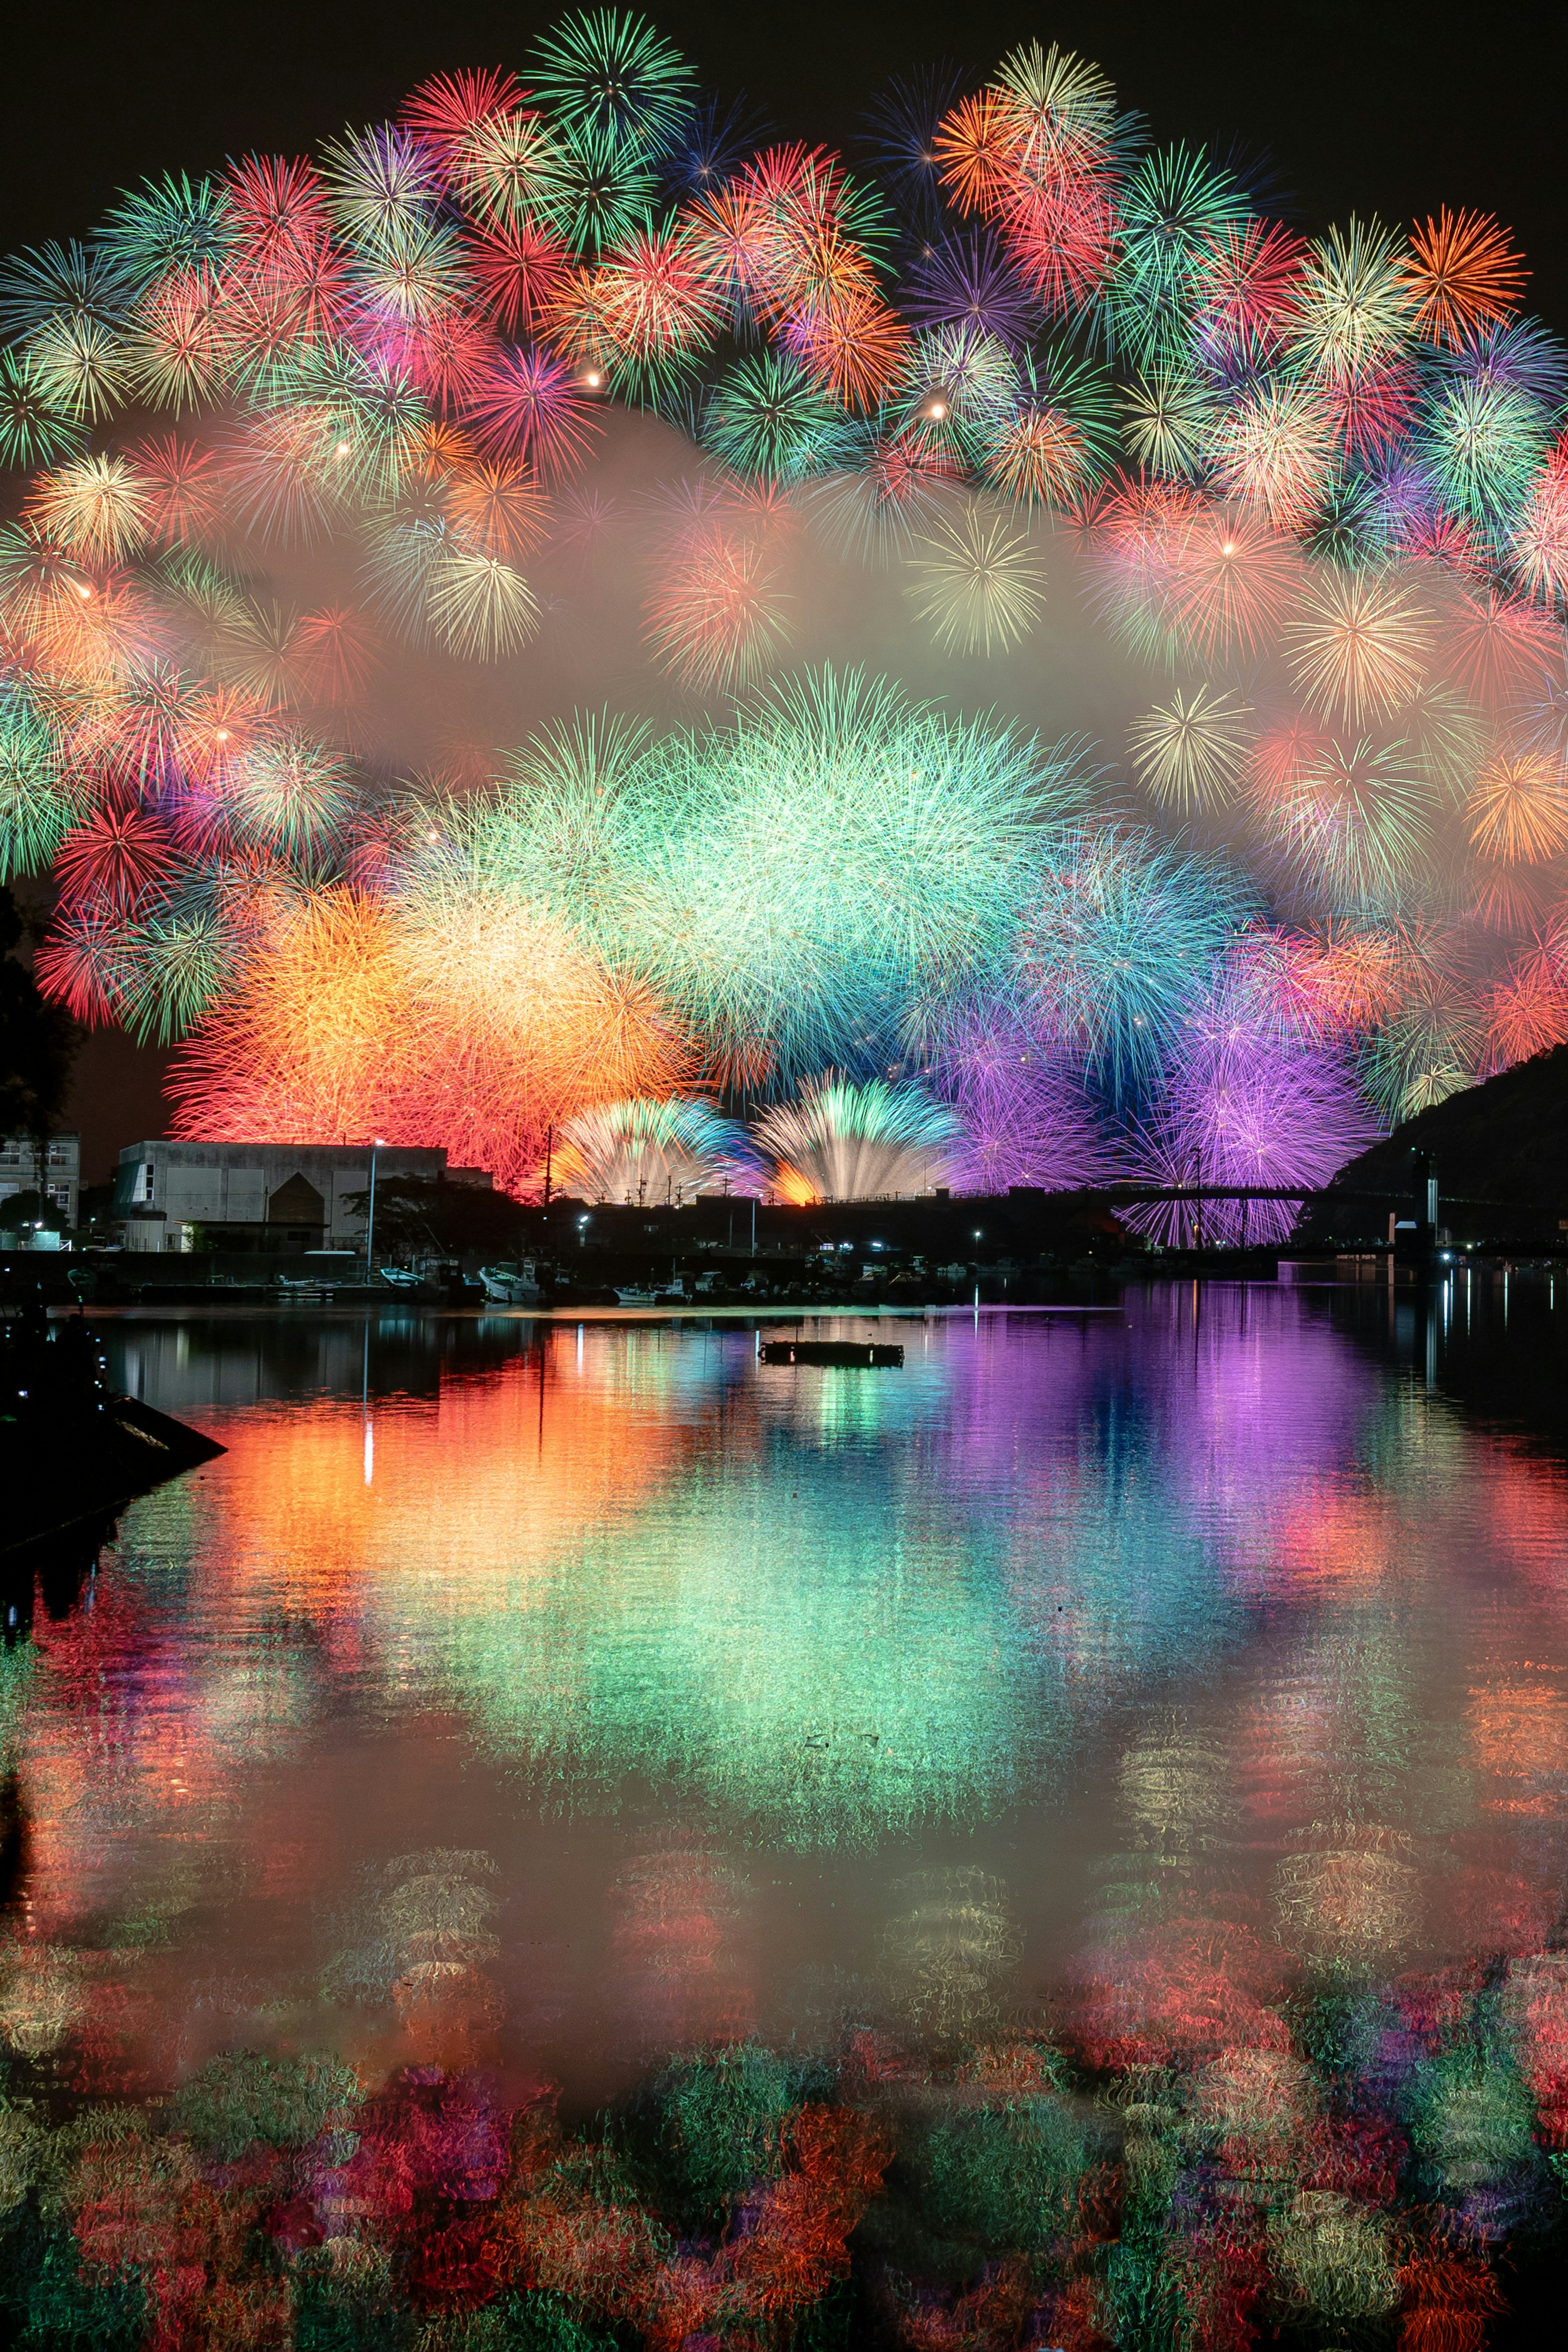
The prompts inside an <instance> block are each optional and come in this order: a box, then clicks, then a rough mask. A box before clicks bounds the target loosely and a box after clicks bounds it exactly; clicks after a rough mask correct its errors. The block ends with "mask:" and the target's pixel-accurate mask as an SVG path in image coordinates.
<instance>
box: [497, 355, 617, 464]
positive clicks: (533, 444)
mask: <svg viewBox="0 0 1568 2352" xmlns="http://www.w3.org/2000/svg"><path fill="white" fill-rule="evenodd" d="M469 423H470V425H472V427H473V430H474V433H475V436H476V439H477V440H478V441H479V442H480V443H481V445H482V446H484V447H485V448H486V449H487V450H489V451H491V452H492V453H493V454H494V455H496V456H498V457H522V458H526V459H527V461H528V464H529V465H531V466H532V467H534V468H535V470H536V471H537V472H538V473H539V474H542V475H543V476H544V477H545V478H547V479H548V480H559V478H560V477H561V476H562V475H565V474H570V473H571V472H572V471H573V470H574V469H575V468H576V467H578V466H580V464H581V463H582V461H583V459H584V457H586V456H587V454H588V451H589V448H590V447H591V445H592V442H593V440H594V439H595V437H596V436H598V435H599V434H600V433H601V432H602V431H603V429H604V428H603V426H602V425H601V423H600V421H599V418H598V417H597V415H595V414H594V408H593V400H592V393H591V389H589V388H586V387H585V386H584V385H583V384H582V383H580V381H579V380H578V376H577V373H576V372H575V371H574V370H573V369H572V368H570V367H569V366H568V365H567V364H566V362H564V361H562V360H558V359H552V358H551V357H550V356H549V353H548V352H535V351H527V350H524V349H523V348H521V347H520V346H518V347H516V348H513V347H509V346H508V347H504V348H503V349H502V350H501V351H500V352H498V353H497V356H496V358H495V359H494V360H493V361H492V362H491V363H490V365H489V367H488V368H487V370H486V373H485V375H484V377H483V379H482V380H481V383H480V385H479V388H478V390H477V392H476V394H475V396H474V401H473V404H472V407H471V409H470V412H469Z"/></svg>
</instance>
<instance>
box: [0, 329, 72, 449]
mask: <svg viewBox="0 0 1568 2352" xmlns="http://www.w3.org/2000/svg"><path fill="white" fill-rule="evenodd" d="M86 438H87V436H86V434H85V433H84V431H83V429H82V426H81V424H80V423H79V421H78V418H77V417H76V416H75V415H72V414H71V412H70V410H69V409H68V408H66V407H63V406H61V405H60V404H59V403H58V402H57V400H55V399H54V398H53V397H51V395H50V394H49V393H48V392H47V391H46V389H45V387H44V384H43V382H42V380H41V378H40V376H39V373H38V369H37V362H35V361H33V360H32V359H30V358H28V357H27V356H26V354H25V353H23V352H0V465H4V466H8V467H9V466H16V467H31V466H52V465H55V464H57V462H58V461H59V459H60V458H62V457H75V456H76V454H77V453H78V450H80V449H81V448H82V447H83V446H84V445H85V442H86Z"/></svg>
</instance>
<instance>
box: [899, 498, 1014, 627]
mask: <svg viewBox="0 0 1568 2352" xmlns="http://www.w3.org/2000/svg"><path fill="white" fill-rule="evenodd" d="M909 568H910V571H911V572H912V573H913V575H914V584H913V586H912V587H911V589H910V591H909V601H910V603H911V604H913V606H914V607H915V612H916V613H917V614H918V615H919V617H920V618H921V619H922V620H923V621H925V623H926V624H927V625H929V627H930V630H931V634H932V635H933V636H934V637H935V638H936V643H937V644H938V645H939V646H943V647H944V648H945V649H946V651H947V652H949V653H962V654H972V653H986V654H988V653H992V652H998V653H1002V652H1005V651H1006V650H1007V648H1008V647H1009V646H1014V645H1017V644H1018V642H1019V638H1020V637H1025V636H1027V635H1029V633H1030V630H1031V629H1032V628H1033V626H1034V625H1035V623H1036V622H1037V621H1038V620H1039V618H1040V614H1041V613H1042V612H1043V611H1044V610H1045V572H1044V569H1043V567H1042V566H1041V564H1040V559H1039V557H1038V556H1037V555H1036V553H1035V551H1034V550H1033V548H1032V547H1031V546H1030V541H1029V538H1028V535H1027V533H1025V532H1023V531H1021V530H1018V529H1017V527H1016V526H1015V525H1014V524H1012V523H1009V521H1008V520H1006V518H1005V517H1004V516H1003V515H1002V514H1000V513H998V512H993V511H990V510H988V509H986V508H984V507H982V506H979V505H977V504H976V505H972V506H969V507H967V508H966V509H965V510H964V512H963V514H962V515H961V516H960V517H959V518H958V519H957V520H956V521H953V522H946V523H944V524H942V525H941V526H940V527H939V529H938V530H936V531H934V532H933V533H932V534H931V536H930V537H929V538H928V539H926V540H925V541H924V543H923V545H922V548H921V551H920V553H919V554H918V555H917V556H916V557H915V560H914V562H912V563H911V564H910V567H909Z"/></svg>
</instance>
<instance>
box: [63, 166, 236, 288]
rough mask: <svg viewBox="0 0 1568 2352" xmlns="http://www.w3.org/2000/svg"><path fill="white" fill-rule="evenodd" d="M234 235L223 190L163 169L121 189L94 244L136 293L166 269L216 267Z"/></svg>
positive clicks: (94, 239) (225, 255)
mask: <svg viewBox="0 0 1568 2352" xmlns="http://www.w3.org/2000/svg"><path fill="white" fill-rule="evenodd" d="M93 243H94V245H95V246H96V247H97V248H98V249H99V252H101V253H102V254H104V255H105V256H106V257H107V258H108V260H109V262H110V265H111V267H112V268H114V269H115V271H116V272H117V273H123V276H124V278H125V280H126V282H127V283H128V284H129V285H131V286H133V287H134V288H135V289H136V290H137V291H138V292H139V293H140V292H141V291H143V290H144V289H146V288H147V287H149V286H150V285H151V284H152V281H153V279H154V278H161V277H162V275H163V273H164V271H165V270H169V269H203V268H218V267H219V266H220V265H221V264H222V263H223V262H224V261H225V259H226V258H227V257H228V255H229V253H230V252H231V251H232V249H233V247H234V244H235V219H234V215H233V212H232V210H231V208H230V205H229V201H228V194H227V192H226V190H225V189H224V188H223V187H221V186H220V185H219V184H218V183H217V182H216V181H215V180H210V179H207V178H206V177H205V176H203V177H201V178H198V179H195V180H192V179H190V178H188V177H187V175H186V174H185V173H183V172H182V173H180V175H179V177H178V178H176V177H175V176H174V174H173V173H172V172H165V173H163V175H162V178H161V179H157V180H143V182H142V183H141V186H140V187H139V188H136V189H133V190H128V191H127V192H125V193H124V194H121V196H120V202H119V203H118V204H117V205H115V207H114V210H113V211H112V212H111V213H110V215H109V218H108V219H107V220H106V221H105V222H104V224H103V226H102V227H101V228H99V230H98V231H97V232H96V234H95V236H94V238H93Z"/></svg>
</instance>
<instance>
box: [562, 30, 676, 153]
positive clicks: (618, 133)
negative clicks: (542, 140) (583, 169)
mask: <svg viewBox="0 0 1568 2352" xmlns="http://www.w3.org/2000/svg"><path fill="white" fill-rule="evenodd" d="M532 70H533V81H534V86H535V88H536V89H538V93H539V95H540V97H541V98H542V99H543V100H544V101H545V104H546V107H547V108H548V109H549V115H550V119H551V121H552V122H553V123H554V124H555V126H556V127H557V129H558V130H559V131H562V132H563V133H564V134H565V135H566V137H567V138H568V139H569V140H570V142H572V144H573V145H580V144H583V143H588V144H598V143H599V142H602V143H603V145H604V146H605V148H606V149H607V150H608V151H609V152H611V153H612V154H616V155H621V156H631V157H635V158H636V159H638V160H639V161H643V162H647V161H649V160H652V159H653V158H655V157H658V156H662V155H667V154H668V153H669V152H670V151H671V149H672V148H673V147H674V145H675V144H676V142H677V141H678V140H679V138H680V136H681V133H682V131H684V130H685V127H686V124H687V123H688V122H689V121H690V120H691V116H692V112H693V110H694V107H695V75H694V73H693V71H692V68H691V67H690V66H689V65H687V63H686V61H685V58H683V57H682V55H681V53H680V51H679V50H678V49H677V48H675V47H673V45H672V44H671V43H670V42H668V41H666V40H665V39H664V37H663V36H662V35H661V34H659V33H657V32H655V31H654V29H653V26H652V25H650V24H649V23H648V21H647V19H646V18H645V17H643V16H635V15H633V14H632V11H631V10H630V9H619V8H591V9H582V10H580V11H578V12H577V13H576V14H575V15H573V16H568V17H566V18H565V19H564V20H563V21H562V22H561V23H560V24H559V25H558V26H556V27H555V29H554V31H553V32H550V33H549V34H547V35H546V36H545V37H543V39H541V40H539V41H538V42H537V43H536V44H535V47H534V52H533V61H532Z"/></svg>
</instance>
